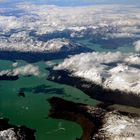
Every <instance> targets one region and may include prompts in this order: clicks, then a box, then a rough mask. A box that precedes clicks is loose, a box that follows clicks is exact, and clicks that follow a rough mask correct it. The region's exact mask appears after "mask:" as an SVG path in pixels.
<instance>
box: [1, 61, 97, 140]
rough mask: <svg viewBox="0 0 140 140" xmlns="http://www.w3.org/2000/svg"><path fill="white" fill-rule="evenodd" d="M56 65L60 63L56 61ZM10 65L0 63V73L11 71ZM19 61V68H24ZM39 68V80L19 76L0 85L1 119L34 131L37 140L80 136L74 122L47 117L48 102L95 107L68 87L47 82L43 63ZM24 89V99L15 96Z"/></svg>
mask: <svg viewBox="0 0 140 140" xmlns="http://www.w3.org/2000/svg"><path fill="white" fill-rule="evenodd" d="M56 62H59V60H58V61H56ZM12 63H13V62H12V61H6V60H0V70H2V69H12ZM26 64H27V63H26V62H24V61H18V66H22V65H26ZM34 65H37V66H39V67H40V71H41V72H42V75H43V76H41V77H34V76H30V77H28V76H20V78H19V79H18V80H16V81H0V117H4V118H8V119H9V120H10V123H11V124H14V125H26V126H27V127H29V128H32V129H35V130H36V133H35V135H36V139H37V140H58V139H61V140H66V139H67V140H75V139H76V138H77V137H78V138H79V137H80V136H81V134H82V129H81V127H80V126H79V125H78V124H76V123H73V122H70V121H64V120H59V119H58V120H57V119H52V118H49V117H48V111H49V109H50V105H49V103H48V102H47V99H49V98H51V97H53V96H57V97H61V98H64V99H67V100H70V101H74V102H81V103H87V104H93V105H94V104H96V103H97V102H96V101H95V100H93V99H90V98H89V97H88V96H87V95H85V94H84V93H83V92H81V91H80V90H78V89H75V88H73V87H70V86H66V85H61V84H57V83H54V82H50V81H47V80H46V78H47V75H48V71H47V70H46V69H45V68H46V67H47V66H46V64H45V62H38V63H35V64H34ZM21 88H22V89H24V93H25V98H24V97H19V96H18V92H19V90H20V89H21Z"/></svg>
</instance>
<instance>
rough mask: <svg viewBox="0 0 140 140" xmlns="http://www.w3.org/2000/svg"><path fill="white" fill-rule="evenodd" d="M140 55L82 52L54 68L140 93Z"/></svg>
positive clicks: (122, 89)
mask: <svg viewBox="0 0 140 140" xmlns="http://www.w3.org/2000/svg"><path fill="white" fill-rule="evenodd" d="M139 65H140V56H139V55H138V54H135V55H134V54H124V53H120V52H116V53H111V52H108V53H97V52H93V53H83V54H80V55H75V56H72V57H71V58H69V59H65V61H64V62H63V63H61V64H59V65H58V66H56V67H54V70H68V71H70V72H71V73H72V75H73V76H77V77H81V78H85V79H86V80H89V81H92V82H95V83H96V84H99V85H102V86H103V87H104V88H110V89H113V90H115V89H119V90H121V91H127V92H133V93H136V94H139V95H140V91H139V89H140V69H139V68H138V67H137V66H139Z"/></svg>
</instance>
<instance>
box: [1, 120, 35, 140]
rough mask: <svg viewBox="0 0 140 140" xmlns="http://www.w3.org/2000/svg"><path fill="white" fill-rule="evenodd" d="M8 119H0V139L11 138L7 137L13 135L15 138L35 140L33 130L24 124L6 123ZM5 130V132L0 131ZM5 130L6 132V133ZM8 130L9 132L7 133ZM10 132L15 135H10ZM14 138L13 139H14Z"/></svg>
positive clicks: (18, 139)
mask: <svg viewBox="0 0 140 140" xmlns="http://www.w3.org/2000/svg"><path fill="white" fill-rule="evenodd" d="M8 121H9V120H8V119H0V139H2V140H5V139H6V140H12V139H9V137H13V138H15V139H16V140H35V136H34V133H35V130H33V129H30V128H27V127H26V126H24V125H23V126H15V125H11V124H9V123H8ZM3 131H5V134H2V132H3ZM6 131H7V134H6ZM8 131H10V133H8ZM12 133H13V134H14V135H15V136H11V135H12ZM15 139H14V140H15Z"/></svg>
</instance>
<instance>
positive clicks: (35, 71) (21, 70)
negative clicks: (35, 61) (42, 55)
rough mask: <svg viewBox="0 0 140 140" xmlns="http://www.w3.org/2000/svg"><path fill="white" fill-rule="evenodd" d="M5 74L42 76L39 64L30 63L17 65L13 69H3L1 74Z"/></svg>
mask: <svg viewBox="0 0 140 140" xmlns="http://www.w3.org/2000/svg"><path fill="white" fill-rule="evenodd" d="M14 66H15V65H14ZM3 75H8V76H16V75H33V76H40V70H39V67H38V66H34V65H31V64H28V65H25V66H21V67H16V68H14V69H13V70H2V71H0V76H3Z"/></svg>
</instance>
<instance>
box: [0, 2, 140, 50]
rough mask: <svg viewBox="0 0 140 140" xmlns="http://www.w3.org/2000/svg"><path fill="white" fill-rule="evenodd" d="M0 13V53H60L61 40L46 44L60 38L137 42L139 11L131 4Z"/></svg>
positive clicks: (28, 8)
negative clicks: (6, 51) (15, 51)
mask: <svg viewBox="0 0 140 140" xmlns="http://www.w3.org/2000/svg"><path fill="white" fill-rule="evenodd" d="M13 10H14V11H13ZM17 11H18V12H17ZM0 13H1V16H0V21H1V22H0V49H1V50H11V51H12V50H17V51H26V52H27V51H34V52H37V51H40V52H43V51H50V50H51V49H52V48H54V46H55V50H59V48H60V40H59V41H56V40H52V41H51V42H54V45H52V46H53V47H52V46H49V44H50V42H49V43H48V41H49V40H50V39H54V38H61V37H66V38H74V37H78V38H81V37H88V36H90V38H95V39H96V38H97V39H98V37H100V38H102V39H108V38H126V37H127V38H135V40H139V39H140V22H139V21H140V11H139V8H137V7H135V6H130V5H129V6H128V5H127V6H125V5H98V6H97V5H96V6H85V7H57V6H47V5H33V4H29V3H21V4H18V5H17V6H16V7H15V8H14V9H13V8H7V9H5V8H1V9H0ZM8 13H12V14H11V15H10V14H8ZM61 41H62V40H61ZM63 42H64V41H62V44H63ZM57 43H58V44H57ZM51 47H52V48H51ZM57 47H58V49H56V48H57ZM55 50H54V51H55ZM51 51H52V50H51Z"/></svg>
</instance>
